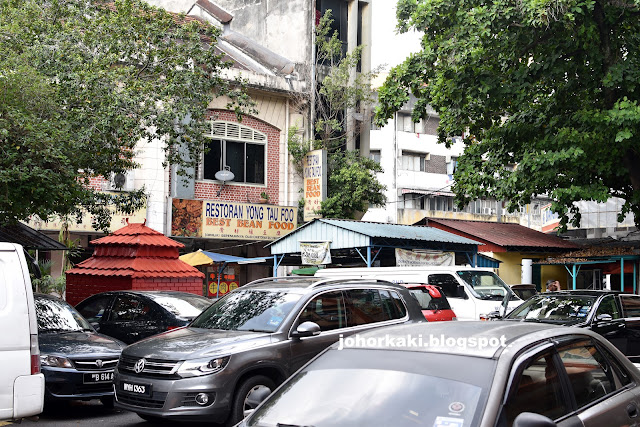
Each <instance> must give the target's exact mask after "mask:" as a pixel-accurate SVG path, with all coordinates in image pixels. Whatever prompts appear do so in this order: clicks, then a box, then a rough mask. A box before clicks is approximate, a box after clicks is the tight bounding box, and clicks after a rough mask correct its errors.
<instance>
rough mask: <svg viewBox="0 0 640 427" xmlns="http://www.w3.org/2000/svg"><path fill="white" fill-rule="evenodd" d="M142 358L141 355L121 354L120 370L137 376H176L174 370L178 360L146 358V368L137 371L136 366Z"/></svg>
mask: <svg viewBox="0 0 640 427" xmlns="http://www.w3.org/2000/svg"><path fill="white" fill-rule="evenodd" d="M140 359H141V358H140V357H130V356H125V355H122V356H120V361H119V362H118V371H119V372H122V373H125V374H128V375H133V376H136V377H147V378H172V377H175V376H176V375H175V374H174V372H173V370H174V368H175V367H176V365H177V364H178V361H177V360H160V359H147V358H145V364H144V369H143V370H142V372H140V373H137V372H136V371H135V370H134V366H135V364H136V362H137V361H138V360H140Z"/></svg>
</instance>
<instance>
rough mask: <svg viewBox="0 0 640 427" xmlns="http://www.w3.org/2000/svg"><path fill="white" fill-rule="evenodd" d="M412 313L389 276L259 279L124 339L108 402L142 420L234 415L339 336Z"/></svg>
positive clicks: (414, 308) (416, 317) (412, 317)
mask: <svg viewBox="0 0 640 427" xmlns="http://www.w3.org/2000/svg"><path fill="white" fill-rule="evenodd" d="M411 322H425V318H424V316H423V315H422V312H421V311H420V307H419V305H418V303H417V301H416V299H415V298H414V297H412V296H411V294H410V293H409V291H408V290H407V289H406V288H404V287H402V286H399V285H395V284H393V283H390V282H385V281H376V280H350V279H331V280H326V279H320V278H317V277H299V276H293V277H281V278H267V279H262V280H258V281H255V282H252V283H250V284H247V285H245V286H242V287H240V288H238V289H236V290H234V291H232V292H230V293H229V294H228V295H226V296H224V297H223V298H221V299H220V300H218V301H217V302H216V303H214V304H213V305H212V306H211V307H209V308H208V309H207V310H205V311H204V312H203V313H202V314H201V315H200V316H198V317H197V318H196V319H195V320H194V321H193V322H192V323H191V324H189V326H188V327H185V328H181V329H178V330H175V331H169V332H166V333H164V334H161V335H158V336H155V337H151V338H148V339H146V340H143V341H140V342H138V343H135V344H133V345H130V346H128V347H127V348H126V349H125V350H124V351H123V353H122V356H121V357H120V362H119V363H118V368H117V370H116V376H115V380H114V382H115V390H116V406H118V407H120V408H124V409H128V410H130V411H134V412H136V413H138V415H140V416H141V417H142V418H144V419H147V420H152V419H157V418H165V419H171V420H177V421H179V420H198V419H199V420H206V421H208V422H218V423H221V422H225V421H226V422H227V423H228V424H229V425H235V424H236V423H237V422H239V421H240V420H242V418H244V417H245V416H246V415H247V414H248V413H250V412H251V411H252V410H253V408H255V405H257V403H255V402H257V401H258V400H259V399H258V398H259V397H260V396H263V395H265V394H268V393H270V392H271V391H272V390H274V389H275V387H276V386H277V385H278V384H280V383H281V382H282V381H284V380H285V379H286V378H287V377H288V376H289V375H291V374H292V373H293V372H295V371H296V370H297V369H299V368H300V367H301V366H302V365H304V364H305V363H306V362H307V361H308V360H310V359H311V358H312V357H314V356H315V355H316V354H318V353H319V352H320V351H322V350H324V349H325V348H326V347H328V346H329V345H331V344H333V343H334V342H336V341H338V339H339V338H340V337H342V336H348V335H350V334H353V333H356V332H359V331H365V330H369V329H372V328H378V327H382V326H389V325H397V324H405V323H411Z"/></svg>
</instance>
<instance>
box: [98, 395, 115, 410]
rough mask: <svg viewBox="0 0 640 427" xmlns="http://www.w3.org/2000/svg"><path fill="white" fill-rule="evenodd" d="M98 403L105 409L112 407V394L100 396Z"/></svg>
mask: <svg viewBox="0 0 640 427" xmlns="http://www.w3.org/2000/svg"><path fill="white" fill-rule="evenodd" d="M100 403H102V405H103V406H104V407H105V408H107V409H113V396H105V397H101V398H100Z"/></svg>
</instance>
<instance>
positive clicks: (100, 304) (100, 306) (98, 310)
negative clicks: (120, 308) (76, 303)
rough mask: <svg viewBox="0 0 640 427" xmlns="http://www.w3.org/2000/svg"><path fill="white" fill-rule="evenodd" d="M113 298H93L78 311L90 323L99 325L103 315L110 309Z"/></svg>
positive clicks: (107, 296) (108, 296)
mask: <svg viewBox="0 0 640 427" xmlns="http://www.w3.org/2000/svg"><path fill="white" fill-rule="evenodd" d="M111 298H112V297H111V296H110V295H105V296H100V297H96V298H93V299H92V300H90V301H88V302H87V303H86V304H84V305H83V306H82V307H80V308H78V311H79V312H80V314H82V316H83V317H84V318H85V319H87V320H88V321H89V322H90V323H99V322H100V320H101V319H102V315H103V314H104V312H105V311H106V310H107V308H108V307H109V303H110V302H111Z"/></svg>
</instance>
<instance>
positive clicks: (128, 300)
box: [76, 291, 212, 344]
mask: <svg viewBox="0 0 640 427" xmlns="http://www.w3.org/2000/svg"><path fill="white" fill-rule="evenodd" d="M211 303H212V301H211V300H210V299H207V298H205V297H203V296H199V295H194V294H190V293H187V292H173V291H112V292H103V293H100V294H96V295H93V296H91V297H89V298H87V299H85V300H84V301H82V302H80V303H79V304H78V305H76V309H77V310H78V311H79V312H80V313H81V314H82V315H83V316H84V317H85V318H86V319H87V320H88V321H89V322H90V323H91V325H93V327H94V328H96V329H97V330H98V331H100V333H102V334H105V335H109V336H110V337H114V338H117V339H119V340H121V341H124V342H125V343H127V344H131V343H134V342H136V341H139V340H141V339H143V338H147V337H150V336H152V335H156V334H159V333H161V332H166V331H169V330H171V329H175V328H180V327H182V326H186V325H188V324H189V322H191V320H193V319H194V318H195V317H196V316H198V315H199V314H200V313H201V312H202V311H203V310H204V309H205V308H207V307H209V306H210V305H211Z"/></svg>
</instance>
